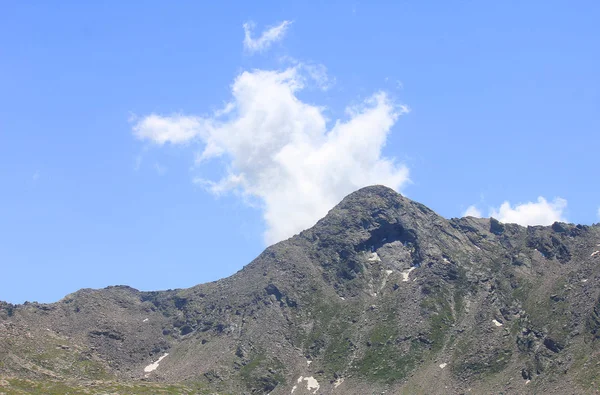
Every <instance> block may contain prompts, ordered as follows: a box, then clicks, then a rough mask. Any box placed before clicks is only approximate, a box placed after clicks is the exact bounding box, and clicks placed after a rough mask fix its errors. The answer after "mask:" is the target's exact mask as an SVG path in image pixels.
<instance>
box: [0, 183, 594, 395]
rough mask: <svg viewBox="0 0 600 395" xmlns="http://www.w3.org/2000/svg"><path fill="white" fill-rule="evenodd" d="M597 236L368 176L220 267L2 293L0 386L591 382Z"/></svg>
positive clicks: (573, 386) (140, 389) (403, 390)
mask: <svg viewBox="0 0 600 395" xmlns="http://www.w3.org/2000/svg"><path fill="white" fill-rule="evenodd" d="M598 251H600V226H598V225H594V226H582V225H577V226H575V225H572V224H565V223H555V224H553V225H552V226H549V227H542V226H535V227H522V226H518V225H515V224H502V223H500V222H498V221H497V220H495V219H478V218H471V217H468V218H460V219H451V220H447V219H444V218H442V217H440V216H438V215H437V214H436V213H434V212H433V211H432V210H430V209H428V208H427V207H425V206H423V205H422V204H419V203H417V202H414V201H411V200H409V199H407V198H405V197H403V196H401V195H400V194H398V193H396V192H394V191H393V190H391V189H389V188H386V187H382V186H373V187H367V188H363V189H361V190H359V191H357V192H354V193H352V194H351V195H349V196H347V197H346V198H345V199H344V200H343V201H342V202H341V203H340V204H338V205H337V206H336V207H335V208H334V209H332V210H331V211H330V212H329V213H328V215H327V216H326V217H325V218H323V219H322V220H320V221H319V222H318V223H317V224H316V225H315V226H314V227H313V228H311V229H308V230H306V231H303V232H302V233H300V234H299V235H296V236H294V237H292V238H290V239H289V240H286V241H283V242H281V243H278V244H276V245H274V246H271V247H269V248H267V249H266V250H265V251H264V252H263V253H262V254H261V255H260V256H259V257H257V258H256V259H255V260H254V261H253V262H252V263H250V264H249V265H247V266H246V267H244V268H243V269H242V270H241V271H239V272H238V273H236V274H234V275H233V276H231V277H229V278H226V279H223V280H220V281H216V282H212V283H208V284H202V285H198V286H195V287H192V288H189V289H184V290H169V291H160V292H140V291H137V290H135V289H132V288H129V287H125V286H117V287H108V288H106V289H102V290H90V289H84V290H80V291H78V292H75V293H74V294H71V295H68V296H67V297H65V298H64V299H62V300H61V301H59V302H57V303H53V304H37V303H26V304H24V305H18V306H15V305H10V304H6V303H0V393H6V394H13V393H50V394H51V393H56V394H59V393H60V394H62V393H66V392H69V393H73V394H75V393H104V394H105V393H136V394H137V393H148V394H160V393H173V394H181V393H207V394H211V393H219V394H267V393H270V394H294V395H302V394H371V393H377V394H382V393H386V394H462V393H464V394H467V393H473V394H489V393H503V394H523V393H542V392H545V393H550V394H567V393H573V394H578V393H596V392H600V391H599V389H600V346H599V343H600V340H599V339H600V298H599V297H600V287H599V284H600V252H598ZM207 264H209V263H207ZM210 264H218V262H215V263H210Z"/></svg>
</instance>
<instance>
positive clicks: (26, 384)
mask: <svg viewBox="0 0 600 395" xmlns="http://www.w3.org/2000/svg"><path fill="white" fill-rule="evenodd" d="M1 383H8V385H6V384H4V385H3V384H1ZM0 390H1V391H2V393H4V394H6V395H17V394H18V395H21V394H44V395H65V394H69V395H93V394H136V395H188V394H189V395H191V394H210V393H212V391H210V390H209V389H208V388H206V387H205V386H203V385H201V384H190V385H188V386H184V385H174V384H163V383H117V382H96V381H95V382H91V383H71V382H60V381H34V380H25V379H14V378H10V379H5V380H2V379H0Z"/></svg>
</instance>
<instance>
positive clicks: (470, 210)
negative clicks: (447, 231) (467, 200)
mask: <svg viewBox="0 0 600 395" xmlns="http://www.w3.org/2000/svg"><path fill="white" fill-rule="evenodd" d="M463 216H464V217H477V218H481V217H482V215H481V210H479V209H478V208H477V207H475V205H471V206H469V207H467V209H466V210H465V212H464V214H463Z"/></svg>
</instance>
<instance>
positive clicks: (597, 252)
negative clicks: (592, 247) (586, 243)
mask: <svg viewBox="0 0 600 395" xmlns="http://www.w3.org/2000/svg"><path fill="white" fill-rule="evenodd" d="M596 254H600V251H594V252H592V255H590V256H594V255H596Z"/></svg>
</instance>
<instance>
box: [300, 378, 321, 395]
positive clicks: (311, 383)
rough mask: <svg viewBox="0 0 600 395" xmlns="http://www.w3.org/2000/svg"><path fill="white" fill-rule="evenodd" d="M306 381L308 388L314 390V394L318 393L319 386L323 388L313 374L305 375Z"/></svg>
mask: <svg viewBox="0 0 600 395" xmlns="http://www.w3.org/2000/svg"><path fill="white" fill-rule="evenodd" d="M304 381H306V389H307V390H308V391H310V390H314V391H313V394H316V393H317V391H318V390H319V388H321V386H320V385H319V382H318V381H317V380H316V379H315V378H314V377H313V376H310V377H305V378H304Z"/></svg>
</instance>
